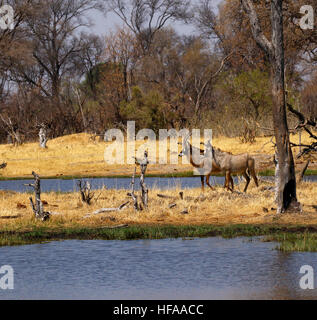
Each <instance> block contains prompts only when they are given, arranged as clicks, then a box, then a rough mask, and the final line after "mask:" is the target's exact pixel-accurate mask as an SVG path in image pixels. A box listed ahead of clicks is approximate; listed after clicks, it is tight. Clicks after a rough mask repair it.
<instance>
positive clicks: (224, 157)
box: [211, 146, 259, 192]
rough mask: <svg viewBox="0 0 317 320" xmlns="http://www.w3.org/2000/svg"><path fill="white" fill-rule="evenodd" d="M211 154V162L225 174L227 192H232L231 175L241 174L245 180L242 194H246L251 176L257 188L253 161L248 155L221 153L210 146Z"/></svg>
mask: <svg viewBox="0 0 317 320" xmlns="http://www.w3.org/2000/svg"><path fill="white" fill-rule="evenodd" d="M211 149H212V153H213V160H214V161H215V163H216V165H217V166H218V167H219V168H220V169H221V171H223V172H225V174H226V187H227V189H228V190H231V191H233V186H232V188H231V189H230V186H229V183H228V182H229V179H230V177H231V174H232V173H238V174H239V173H241V174H242V175H243V176H244V178H245V179H246V182H247V183H246V186H245V188H244V192H247V189H248V186H249V184H250V181H251V178H250V176H249V174H250V175H251V176H252V178H253V180H254V182H255V184H256V186H257V187H258V186H259V183H258V178H257V176H256V173H255V160H254V158H252V157H251V156H250V155H249V154H247V153H244V154H240V155H233V154H232V153H229V152H224V151H221V150H220V149H217V148H214V147H212V146H211Z"/></svg>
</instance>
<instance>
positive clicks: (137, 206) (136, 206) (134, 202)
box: [130, 168, 141, 211]
mask: <svg viewBox="0 0 317 320" xmlns="http://www.w3.org/2000/svg"><path fill="white" fill-rule="evenodd" d="M135 174H136V168H134V173H133V176H132V180H131V193H130V195H131V198H132V200H133V207H134V209H135V210H136V211H139V210H141V208H140V206H139V203H138V198H137V196H136V195H135V193H134V183H135Z"/></svg>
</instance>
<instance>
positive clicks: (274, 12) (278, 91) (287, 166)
mask: <svg viewBox="0 0 317 320" xmlns="http://www.w3.org/2000/svg"><path fill="white" fill-rule="evenodd" d="M242 4H243V7H244V9H245V11H246V13H247V15H248V16H249V19H250V23H251V29H252V33H253V37H254V39H255V41H256V42H257V44H258V45H259V46H260V47H261V49H262V50H263V51H264V52H265V53H266V54H267V55H268V57H269V59H270V63H271V66H272V70H271V71H272V72H271V73H272V96H273V124H274V132H275V139H276V149H277V150H276V155H275V158H276V162H277V164H276V170H275V181H276V201H277V207H278V209H277V213H283V212H285V211H287V210H288V209H293V210H296V211H299V210H300V204H299V203H298V202H297V197H296V178H295V164H294V158H293V153H292V149H291V145H290V139H289V131H288V126H287V117H286V98H285V77H284V76H285V74H284V67H285V57H284V35H283V0H271V20H272V41H271V42H270V41H269V40H268V39H267V38H266V36H265V34H264V33H263V31H262V27H261V23H260V21H259V18H258V15H257V13H256V10H255V8H254V5H253V0H242Z"/></svg>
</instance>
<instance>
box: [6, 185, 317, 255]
mask: <svg viewBox="0 0 317 320" xmlns="http://www.w3.org/2000/svg"><path fill="white" fill-rule="evenodd" d="M316 185H317V184H316V183H313V182H302V183H301V184H300V185H299V186H298V198H299V200H300V201H301V203H302V205H303V212H302V214H285V215H279V216H277V215H276V208H275V203H274V192H273V191H274V190H273V188H272V184H270V183H269V182H261V185H260V187H259V188H256V187H255V185H254V182H251V185H250V187H249V190H248V193H246V194H244V193H242V192H241V190H243V187H244V182H242V183H241V184H239V185H237V186H236V190H237V191H236V192H234V193H231V192H227V191H226V190H224V189H223V188H222V187H221V186H217V187H216V190H215V191H211V190H206V191H205V193H204V194H201V190H200V189H184V190H181V189H179V188H178V189H177V188H176V189H174V190H168V191H162V190H159V189H157V190H155V189H154V190H152V189H151V190H150V192H149V208H148V209H146V210H143V211H138V212H136V211H135V210H134V208H133V204H132V202H131V198H130V197H129V196H128V195H127V191H126V190H107V189H102V190H97V191H95V196H94V198H93V201H92V204H91V205H90V206H88V205H86V204H83V203H82V202H81V200H80V197H79V194H78V193H75V192H72V193H60V192H50V193H43V194H42V200H43V203H44V209H45V211H50V212H52V213H53V215H52V216H51V218H50V220H49V221H46V222H42V221H38V220H36V219H35V218H34V214H33V212H32V210H31V207H30V203H29V197H30V193H16V192H13V191H0V245H18V244H28V243H33V242H42V241H48V240H63V239H77V238H79V239H95V238H97V239H99V238H100V239H109V240H110V239H111V240H114V239H118V240H130V239H161V238H169V237H172V238H175V237H206V236H212V235H223V236H229V235H230V236H255V235H272V234H273V235H275V236H274V237H273V238H272V240H278V241H280V242H282V244H284V246H282V247H281V248H283V250H284V249H285V250H291V249H290V248H294V250H306V249H309V250H311V251H317V231H316V237H315V230H317V227H315V226H317V203H316V200H315V199H316V198H317V188H316ZM181 191H182V192H183V199H181V197H180V196H179V192H181ZM126 202H129V203H128V205H127V206H125V207H124V209H123V210H121V211H111V212H104V213H101V214H93V213H94V212H95V211H96V210H99V209H101V208H118V207H119V206H120V205H122V204H123V203H126ZM117 227H119V228H117ZM306 229H307V230H308V236H306V237H305V238H303V230H306ZM284 234H286V236H284ZM290 235H292V236H290Z"/></svg>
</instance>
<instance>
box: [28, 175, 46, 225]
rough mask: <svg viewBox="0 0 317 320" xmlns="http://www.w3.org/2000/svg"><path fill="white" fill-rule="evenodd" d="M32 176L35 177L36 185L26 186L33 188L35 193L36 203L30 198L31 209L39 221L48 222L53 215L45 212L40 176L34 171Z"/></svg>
mask: <svg viewBox="0 0 317 320" xmlns="http://www.w3.org/2000/svg"><path fill="white" fill-rule="evenodd" d="M32 175H33V177H34V184H26V186H28V187H32V188H33V189H34V193H35V203H34V202H33V199H32V197H30V198H29V199H30V203H31V207H32V210H33V212H34V214H35V217H36V218H37V219H40V220H42V221H46V220H48V219H49V218H50V215H51V214H50V212H45V211H44V210H43V203H42V201H41V180H40V177H39V175H38V174H36V173H35V172H34V171H33V172H32Z"/></svg>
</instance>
